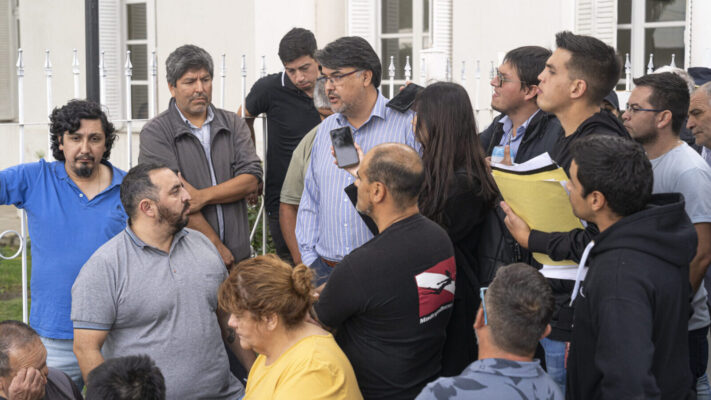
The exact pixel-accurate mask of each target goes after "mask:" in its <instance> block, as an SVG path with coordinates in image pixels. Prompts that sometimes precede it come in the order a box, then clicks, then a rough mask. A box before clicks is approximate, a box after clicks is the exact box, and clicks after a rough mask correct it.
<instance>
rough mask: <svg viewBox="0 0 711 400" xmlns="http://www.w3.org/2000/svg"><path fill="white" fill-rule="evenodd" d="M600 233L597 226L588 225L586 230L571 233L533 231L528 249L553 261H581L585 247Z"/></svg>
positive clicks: (575, 230)
mask: <svg viewBox="0 0 711 400" xmlns="http://www.w3.org/2000/svg"><path fill="white" fill-rule="evenodd" d="M599 232H600V231H599V230H598V228H597V225H595V224H588V227H587V228H585V229H573V230H572V231H570V232H551V233H546V232H541V231H537V230H535V229H533V230H532V231H531V236H529V238H528V249H529V250H531V251H533V252H536V253H545V254H548V256H549V257H550V258H552V259H553V260H556V261H558V260H573V261H575V262H579V261H580V257H581V256H582V255H583V251H584V250H585V246H587V245H588V243H590V241H591V240H592V239H593V238H594V237H595V235H597V234H598V233H599Z"/></svg>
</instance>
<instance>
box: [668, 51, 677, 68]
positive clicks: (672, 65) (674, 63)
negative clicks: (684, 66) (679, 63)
mask: <svg viewBox="0 0 711 400" xmlns="http://www.w3.org/2000/svg"><path fill="white" fill-rule="evenodd" d="M675 59H676V54H674V53H672V59H671V62H670V63H669V66H670V67H672V68H676V62H674V60H675Z"/></svg>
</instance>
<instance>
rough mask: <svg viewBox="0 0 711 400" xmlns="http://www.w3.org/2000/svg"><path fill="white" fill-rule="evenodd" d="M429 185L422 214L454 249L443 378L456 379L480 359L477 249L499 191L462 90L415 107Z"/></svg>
mask: <svg viewBox="0 0 711 400" xmlns="http://www.w3.org/2000/svg"><path fill="white" fill-rule="evenodd" d="M414 108H415V110H416V111H417V116H416V117H415V121H414V122H413V124H414V127H415V137H416V139H417V141H418V142H419V143H420V144H421V145H422V161H423V163H424V165H425V183H424V186H423V188H422V192H420V199H419V206H420V212H421V213H422V214H423V215H424V216H426V217H428V218H430V219H431V220H433V221H435V222H437V223H438V224H439V225H440V226H442V227H443V228H444V229H445V230H446V231H447V233H448V234H449V238H450V239H451V240H452V244H453V245H454V252H455V259H456V262H457V281H456V282H457V290H456V292H455V298H454V307H453V312H452V317H451V319H450V323H449V326H448V328H447V342H446V343H445V347H444V354H443V359H442V360H443V361H442V375H444V376H452V375H458V374H459V373H461V372H462V370H463V369H464V368H465V367H466V366H467V365H469V364H470V363H471V362H473V361H474V360H476V358H477V347H476V339H475V336H474V328H473V325H474V317H475V315H476V311H477V309H478V308H479V281H478V279H477V278H476V268H477V262H476V247H477V242H478V241H479V238H480V235H481V230H482V229H481V228H482V226H483V222H484V220H485V218H486V216H487V214H488V213H489V212H490V211H491V210H492V209H493V208H494V204H495V201H496V198H497V196H498V189H497V188H496V184H495V183H494V179H493V178H492V176H491V174H490V173H489V172H488V166H487V164H486V159H485V156H484V152H483V151H482V148H481V145H480V144H479V137H478V135H477V132H478V130H477V127H476V121H475V119H474V111H473V107H472V104H471V101H470V100H469V96H468V95H467V92H466V90H464V88H463V87H462V86H460V85H457V84H455V83H448V82H439V83H435V84H432V85H430V86H427V87H426V88H424V89H423V90H422V91H421V92H420V93H419V94H418V96H417V98H416V100H415V104H414Z"/></svg>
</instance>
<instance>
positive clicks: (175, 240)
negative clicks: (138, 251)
mask: <svg viewBox="0 0 711 400" xmlns="http://www.w3.org/2000/svg"><path fill="white" fill-rule="evenodd" d="M126 234H128V237H129V238H131V241H133V243H134V244H135V245H136V246H138V247H140V248H145V247H150V248H152V249H155V247H153V246H151V245H149V244H147V243H146V242H144V241H143V240H141V239H140V238H139V237H138V235H136V233H135V232H134V231H133V229H131V225H129V224H126ZM187 234H188V231H187V230H185V229H181V230H180V231H179V232H178V233H176V234H175V235H174V236H173V243H171V244H170V250H171V251H173V248H174V247H175V244H176V243H178V242H179V241H180V240H181V239H182V238H183V237H185V235H187ZM156 250H158V249H156ZM159 251H161V252H162V250H159Z"/></svg>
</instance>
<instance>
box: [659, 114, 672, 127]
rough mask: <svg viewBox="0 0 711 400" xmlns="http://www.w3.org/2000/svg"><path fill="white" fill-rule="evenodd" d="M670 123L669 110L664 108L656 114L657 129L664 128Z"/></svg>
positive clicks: (670, 115)
mask: <svg viewBox="0 0 711 400" xmlns="http://www.w3.org/2000/svg"><path fill="white" fill-rule="evenodd" d="M671 123H672V113H671V111H669V110H664V111H662V112H660V113H658V114H657V129H664V128H665V127H667V126H668V125H671Z"/></svg>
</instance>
